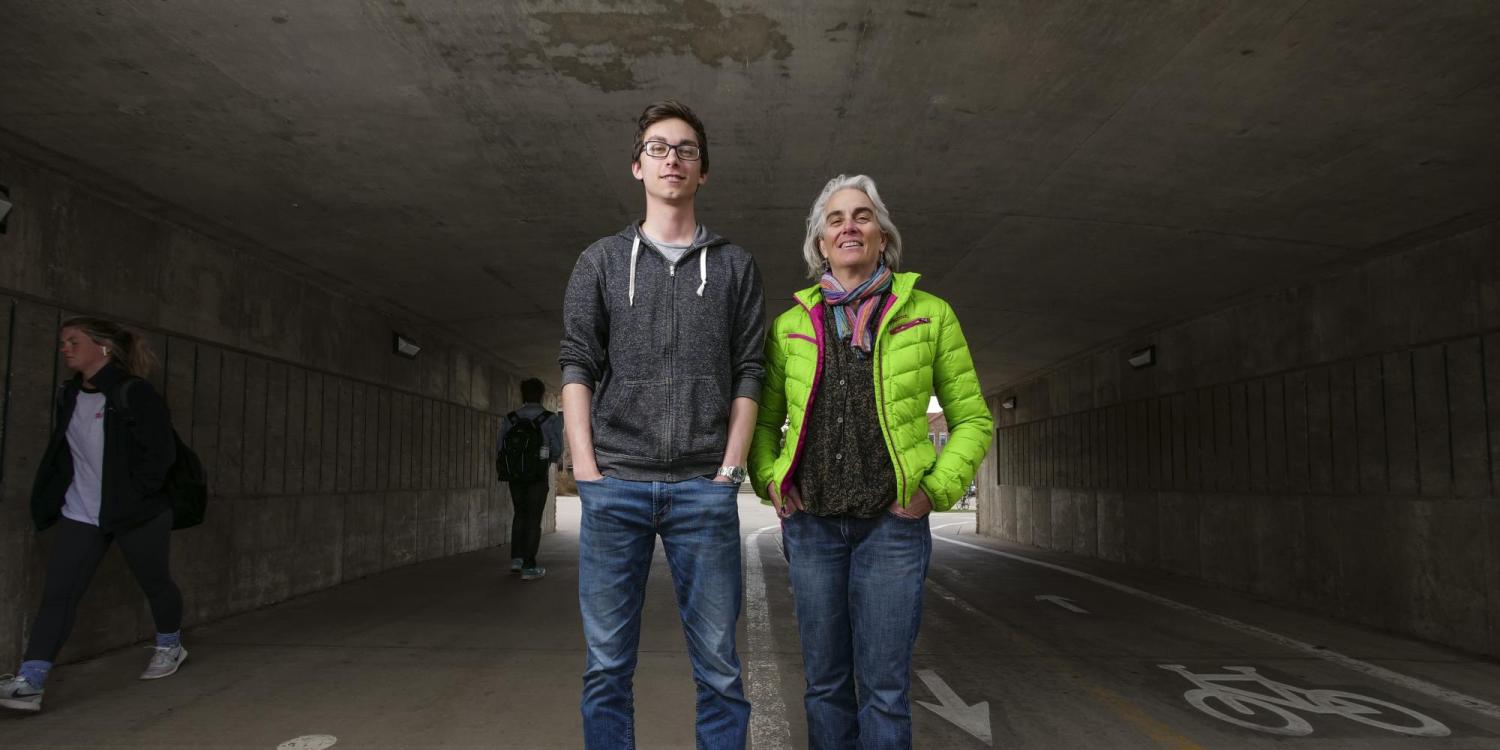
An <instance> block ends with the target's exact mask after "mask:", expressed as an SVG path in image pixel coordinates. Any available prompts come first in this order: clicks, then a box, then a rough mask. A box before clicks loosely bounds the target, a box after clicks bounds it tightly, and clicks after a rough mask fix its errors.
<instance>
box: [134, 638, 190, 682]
mask: <svg viewBox="0 0 1500 750" xmlns="http://www.w3.org/2000/svg"><path fill="white" fill-rule="evenodd" d="M185 661H187V649H185V648H183V647H182V646H180V645H178V646H173V647H171V648H162V647H160V646H156V647H154V648H153V650H152V653H151V662H150V663H149V664H147V665H146V671H144V672H142V673H141V679H143V680H159V679H161V678H163V677H171V676H172V675H174V674H176V673H177V668H178V667H180V666H182V663H183V662H185Z"/></svg>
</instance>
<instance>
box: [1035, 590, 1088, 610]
mask: <svg viewBox="0 0 1500 750" xmlns="http://www.w3.org/2000/svg"><path fill="white" fill-rule="evenodd" d="M1036 600H1037V601H1039V602H1052V603H1053V604H1056V605H1057V606H1059V607H1062V608H1063V609H1066V610H1069V611H1071V612H1077V613H1078V614H1080V615H1086V614H1088V613H1089V611H1088V610H1086V609H1084V608H1083V607H1080V606H1078V605H1077V604H1074V603H1073V600H1072V599H1069V598H1067V597H1065V596H1058V595H1057V594H1037V595H1036Z"/></svg>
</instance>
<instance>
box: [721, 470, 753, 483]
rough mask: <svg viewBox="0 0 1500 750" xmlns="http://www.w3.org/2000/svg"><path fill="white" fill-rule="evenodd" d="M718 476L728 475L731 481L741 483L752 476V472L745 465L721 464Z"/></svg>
mask: <svg viewBox="0 0 1500 750" xmlns="http://www.w3.org/2000/svg"><path fill="white" fill-rule="evenodd" d="M718 476H721V477H727V478H728V479H729V481H731V482H734V483H735V484H739V483H740V482H743V481H745V478H746V477H748V476H750V472H749V471H748V470H746V469H745V467H743V466H720V467H719V473H718Z"/></svg>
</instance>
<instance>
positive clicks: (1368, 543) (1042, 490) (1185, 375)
mask: <svg viewBox="0 0 1500 750" xmlns="http://www.w3.org/2000/svg"><path fill="white" fill-rule="evenodd" d="M1145 343H1154V344H1156V345H1157V346H1158V351H1157V358H1158V364H1157V365H1156V367H1153V368H1147V369H1145V370H1140V371H1135V370H1131V369H1130V368H1128V367H1122V366H1121V363H1123V362H1124V360H1125V358H1126V357H1127V356H1128V355H1129V353H1130V352H1132V351H1134V350H1135V349H1138V348H1140V347H1141V346H1142V345H1144V344H1145ZM1010 396H1015V397H1016V398H1017V404H1016V406H1015V408H1014V409H1002V408H1000V401H1001V400H1003V399H1005V398H1007V397H1010ZM991 408H992V410H993V411H994V413H995V415H996V441H995V447H994V448H993V449H992V451H991V453H990V456H989V457H988V458H987V459H986V466H987V467H988V468H987V469H986V470H982V471H981V472H980V475H981V477H985V476H989V477H992V481H986V482H984V483H982V484H981V492H980V498H979V528H980V532H981V533H984V534H988V535H992V536H997V537H1001V538H1004V539H1009V540H1013V541H1017V542H1021V543H1024V544H1031V545H1035V546H1037V547H1044V548H1048V549H1055V550H1061V551H1071V552H1073V553H1076V554H1084V555H1089V556H1097V557H1101V558H1104V559H1109V560H1117V561H1123V562H1128V563H1133V564H1136V565H1141V566H1149V567H1156V568H1162V569H1166V570H1170V571H1172V572H1175V573H1180V574H1183V575H1190V576H1196V577H1200V578H1203V579H1205V580H1208V581H1212V582H1215V583H1218V584H1222V585H1224V586H1227V587H1232V588H1238V589H1242V590H1245V591H1249V592H1253V593H1255V594H1257V595H1261V596H1265V597H1268V598H1272V599H1277V600H1281V601H1285V602H1291V603H1294V604H1297V605H1299V606H1302V607H1305V608H1307V609H1310V610H1316V611H1321V612H1325V613H1327V614H1331V615H1335V616H1338V617H1342V618H1346V619H1349V620H1353V621H1357V622H1361V623H1366V624H1370V625H1374V626H1377V627H1381V628H1386V629H1390V630H1393V631H1398V632H1403V633H1408V634H1412V635H1416V636H1419V637H1422V638H1427V639H1431V640H1434V641H1439V642H1442V643H1447V644H1451V645H1454V646H1458V647H1461V648H1466V649H1470V650H1474V651H1478V652H1482V653H1487V654H1491V655H1500V562H1497V560H1500V225H1495V224H1492V225H1489V226H1485V227H1482V228H1479V229H1476V230H1472V231H1469V232H1467V233H1466V234H1463V235H1459V236H1456V237H1451V238H1448V239H1445V240H1440V241H1437V242H1434V243H1431V244H1430V245H1427V246H1424V247H1421V248H1416V249H1413V250H1410V251H1407V252H1404V253H1401V254H1398V255H1392V256H1387V257H1385V258H1382V259H1379V260H1376V261H1374V262H1372V263H1370V264H1367V265H1366V266H1364V267H1362V268H1358V269H1354V270H1352V271H1349V272H1346V273H1344V274H1343V275H1341V276H1337V277H1332V278H1327V279H1323V280H1321V281H1318V282H1315V283H1312V284H1309V285H1306V286H1303V287H1298V288H1294V289H1288V290H1284V291H1279V292H1275V293H1272V294H1269V295H1267V296H1265V297H1264V298H1261V299H1259V300H1253V301H1249V302H1245V303H1243V304H1241V305H1239V306H1237V307H1233V308H1229V309H1225V310H1220V311H1217V312H1214V313H1211V314H1208V315H1205V316H1203V317H1201V318H1198V319H1194V320H1190V321H1186V322H1183V323H1179V324H1176V325H1174V326H1173V327H1171V328H1169V329H1166V330H1162V331H1156V332H1152V333H1146V334H1141V335H1138V336H1137V337H1135V338H1132V339H1130V340H1126V341H1120V342H1116V343H1114V344H1111V345H1110V346H1108V347H1105V348H1103V349H1101V350H1099V351H1095V352H1089V353H1086V354H1083V355H1080V356H1078V357H1076V358H1074V359H1072V360H1070V361H1068V362H1064V363H1061V364H1059V365H1057V366H1056V367H1055V368H1054V369H1052V370H1050V371H1048V372H1045V373H1043V374H1041V375H1039V376H1037V377H1036V378H1034V379H1032V380H1028V381H1026V382H1022V383H1016V384H1012V385H1009V386H1004V387H1001V388H999V389H996V390H995V391H993V397H992V403H991ZM987 472H988V473H987ZM1083 498H1087V501H1086V502H1087V505H1086V507H1085V501H1084V500H1083ZM1085 513H1087V514H1089V517H1090V522H1088V523H1085V522H1083V521H1082V520H1081V519H1082V518H1083V517H1084V514H1085Z"/></svg>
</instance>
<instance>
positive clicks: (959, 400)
mask: <svg viewBox="0 0 1500 750" xmlns="http://www.w3.org/2000/svg"><path fill="white" fill-rule="evenodd" d="M918 278H920V275H919V274H915V273H898V274H896V275H895V279H894V281H893V282H892V285H891V293H890V295H889V296H888V297H887V298H886V306H885V309H884V310H882V311H881V314H880V324H879V327H878V329H877V331H876V337H875V392H876V394H877V397H878V399H879V403H878V404H876V411H877V413H878V414H879V416H880V431H881V433H882V434H883V435H884V436H885V446H886V450H888V451H889V452H890V455H891V463H892V465H894V466H895V469H896V491H897V495H898V496H899V497H900V499H901V505H902V507H905V506H906V505H907V504H908V503H909V502H910V501H911V497H912V495H913V494H914V493H915V492H916V488H917V487H918V486H919V485H920V487H921V488H922V490H923V491H925V492H926V493H927V497H929V498H931V500H932V507H933V509H934V510H947V509H948V508H951V507H953V504H954V503H956V502H958V500H959V499H960V498H962V497H963V495H964V490H966V489H968V486H969V482H971V481H973V479H974V473H975V472H976V471H977V470H978V468H979V462H980V461H982V460H983V459H984V455H985V452H986V451H988V450H989V447H990V440H991V438H992V437H993V431H994V420H993V418H992V417H991V416H990V410H989V407H988V406H987V405H985V402H984V396H983V394H982V393H981V392H980V388H979V377H978V376H977V375H976V374H975V373H974V361H973V358H971V357H970V356H969V345H968V344H967V343H966V342H965V341H964V334H963V331H962V330H960V329H959V326H958V318H957V317H956V316H954V314H953V308H951V307H949V306H948V303H947V302H944V301H943V300H941V299H939V298H938V297H935V296H933V295H931V294H928V293H926V292H921V291H917V290H916V288H915V287H916V283H917V279H918ZM822 300H823V295H822V291H821V290H820V289H819V288H818V287H817V286H813V287H810V288H808V289H804V290H802V291H800V292H798V293H797V302H798V304H797V306H796V307H793V308H792V309H790V310H788V311H786V312H784V313H782V314H781V315H780V316H778V317H777V318H776V321H775V322H774V323H773V324H772V325H771V331H770V333H769V334H767V336H766V354H765V356H766V359H765V367H766V375H765V380H764V382H763V383H762V390H761V397H760V414H759V416H758V417H757V418H756V422H755V437H754V439H753V440H752V442H751V444H750V477H751V481H752V482H753V483H754V484H755V491H756V493H757V494H759V495H760V496H761V497H762V498H765V499H766V500H768V501H771V502H772V503H773V504H775V505H777V506H779V505H780V504H781V497H782V495H784V494H785V493H786V491H787V489H788V488H789V487H790V486H791V482H792V479H793V477H794V476H795V473H796V466H797V461H798V460H799V459H800V458H801V451H802V445H803V440H802V438H803V430H804V429H805V428H806V425H807V420H806V417H807V414H808V408H809V407H810V406H811V404H812V402H813V399H814V398H816V396H817V394H816V391H817V383H818V378H819V377H820V376H821V374H822V367H823V357H822V352H823V347H822V341H823V336H824V332H823V314H822V310H821V306H822V303H823V302H822ZM934 390H935V391H936V392H937V397H938V401H939V402H940V403H942V405H943V416H944V417H945V418H946V419H947V421H948V444H947V445H946V446H945V447H944V448H943V453H942V456H941V457H939V456H938V455H937V451H936V450H935V449H934V448H933V445H932V441H930V440H928V438H927V403H928V397H929V396H930V395H931V394H932V393H933V392H934ZM783 424H786V425H787V428H786V431H785V433H783V432H782V429H781V428H782V425H783Z"/></svg>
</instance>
